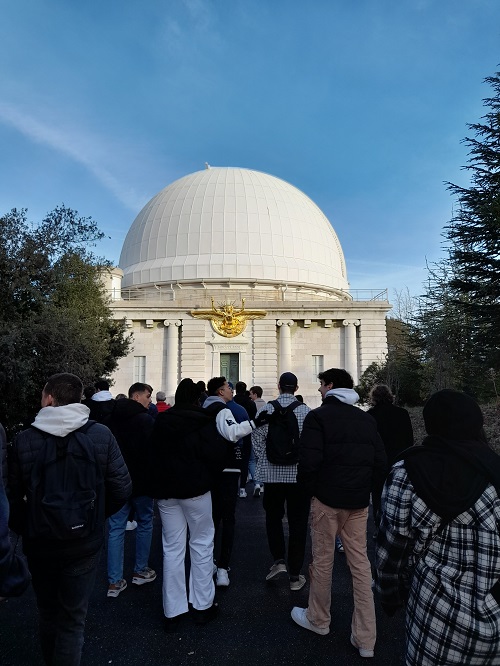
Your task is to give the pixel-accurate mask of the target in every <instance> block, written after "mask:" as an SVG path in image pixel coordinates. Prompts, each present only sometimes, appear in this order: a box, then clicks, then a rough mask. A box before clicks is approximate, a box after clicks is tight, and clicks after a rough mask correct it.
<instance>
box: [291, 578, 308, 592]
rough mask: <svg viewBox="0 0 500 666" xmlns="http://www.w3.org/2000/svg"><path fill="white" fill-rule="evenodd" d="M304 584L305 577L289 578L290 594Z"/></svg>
mask: <svg viewBox="0 0 500 666" xmlns="http://www.w3.org/2000/svg"><path fill="white" fill-rule="evenodd" d="M305 584H306V577H305V576H303V575H302V574H300V575H299V576H293V577H292V576H290V589H291V590H292V592H297V591H298V590H301V589H302V588H303V587H304V585H305Z"/></svg>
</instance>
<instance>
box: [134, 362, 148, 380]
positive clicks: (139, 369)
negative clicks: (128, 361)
mask: <svg viewBox="0 0 500 666" xmlns="http://www.w3.org/2000/svg"><path fill="white" fill-rule="evenodd" d="M145 381H146V357H145V356H134V384H135V383H136V382H142V383H143V384H144V382H145Z"/></svg>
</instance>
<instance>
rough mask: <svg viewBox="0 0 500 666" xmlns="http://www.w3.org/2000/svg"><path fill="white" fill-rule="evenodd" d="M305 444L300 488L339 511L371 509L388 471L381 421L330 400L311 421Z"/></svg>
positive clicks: (306, 428)
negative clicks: (376, 489) (374, 494)
mask: <svg viewBox="0 0 500 666" xmlns="http://www.w3.org/2000/svg"><path fill="white" fill-rule="evenodd" d="M345 391H347V390H345ZM353 393H354V391H353ZM355 395H356V394H355ZM300 444H301V447H300V455H299V466H298V471H297V482H298V483H300V484H302V485H303V486H304V488H305V489H306V491H307V492H308V493H309V494H310V495H311V496H314V497H316V498H317V499H318V500H319V501H320V502H322V503H323V504H326V505H327V506H331V507H334V508H336V509H362V508H364V507H367V506H368V505H369V503H370V493H371V491H372V488H373V487H375V486H377V485H378V484H380V483H381V480H382V481H383V478H384V476H385V473H386V467H387V459H386V455H385V451H384V445H383V442H382V440H381V439H380V436H379V434H378V432H377V424H376V422H375V419H373V418H372V417H371V416H369V415H368V414H366V413H365V412H363V411H362V410H361V409H359V408H358V407H354V406H353V404H346V403H345V402H342V401H341V400H339V399H338V398H336V397H334V396H333V395H327V396H326V398H325V400H324V401H323V404H322V405H321V406H320V407H317V408H316V409H313V410H311V411H310V412H309V414H308V415H307V416H306V418H305V421H304V426H303V428H302V435H301V438H300Z"/></svg>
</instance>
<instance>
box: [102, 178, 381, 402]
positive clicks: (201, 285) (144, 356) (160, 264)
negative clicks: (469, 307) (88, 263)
mask: <svg viewBox="0 0 500 666" xmlns="http://www.w3.org/2000/svg"><path fill="white" fill-rule="evenodd" d="M107 287H108V289H110V291H111V294H112V299H113V303H112V307H113V311H114V316H115V317H116V318H125V319H126V322H127V327H128V329H129V331H130V332H132V333H133V350H132V351H131V352H130V354H129V355H128V356H127V357H126V358H123V359H121V360H120V363H119V368H118V370H117V371H116V372H115V375H114V380H115V385H114V391H115V392H116V393H118V392H123V393H126V392H127V389H128V387H129V386H130V385H131V384H132V383H133V382H136V381H146V382H147V383H148V384H151V385H152V386H153V387H154V390H155V391H157V390H164V391H165V392H166V393H167V400H170V401H171V400H172V397H173V395H174V393H175V389H176V387H177V384H178V383H179V381H180V380H181V379H182V378H184V377H191V378H192V379H193V380H194V381H198V380H199V379H203V380H204V381H207V380H208V379H209V378H210V377H213V376H219V375H224V376H226V377H227V378H228V379H229V380H230V381H232V382H236V381H238V380H242V381H244V382H246V383H247V385H248V386H249V387H250V386H252V385H254V384H257V385H260V386H262V387H263V389H264V398H268V399H271V398H272V397H274V396H275V395H276V392H277V391H276V386H277V379H278V377H279V375H280V373H282V372H285V371H291V372H294V373H295V374H296V375H297V377H298V379H299V385H300V389H299V392H300V393H301V394H302V395H303V396H304V398H305V400H306V402H308V404H309V405H310V406H315V405H317V404H319V402H320V396H319V394H318V393H317V387H318V380H317V374H318V372H320V371H321V370H323V369H327V368H330V367H344V368H346V370H348V371H349V372H350V373H351V374H352V376H353V378H354V381H355V382H357V380H358V379H359V376H360V374H361V373H362V372H363V371H364V370H365V369H366V368H367V367H368V366H369V365H370V363H372V362H373V361H380V360H382V359H383V358H384V356H385V354H386V353H387V336H386V327H385V315H386V313H387V311H388V310H389V309H390V305H389V303H388V301H387V292H386V291H385V290H378V291H377V290H373V291H369V290H367V291H366V292H363V295H364V299H363V300H361V299H360V298H358V297H357V296H358V294H355V293H351V292H350V290H349V284H348V281H347V272H346V266H345V261H344V255H343V252H342V248H341V245H340V243H339V240H338V238H337V235H336V233H335V231H334V230H333V228H332V225H331V224H330V222H329V221H328V219H327V218H326V217H325V215H324V214H323V213H322V212H321V210H320V209H319V208H318V207H317V206H316V204H315V203H314V202H313V201H311V199H309V198H308V197H307V196H306V195H305V194H304V193H303V192H301V191H300V190H298V189H297V188H296V187H293V186H292V185H290V184H288V183H286V182H284V181H283V180H280V179H279V178H275V177H274V176H270V175H268V174H264V173H260V172H258V171H252V170H249V169H239V168H215V167H208V165H207V168H206V169H205V170H203V171H198V172H196V173H193V174H190V175H188V176H185V177H184V178H180V179H179V180H177V181H175V182H174V183H172V184H171V185H168V186H167V187H166V188H165V189H163V190H162V191H161V192H159V193H158V194H157V195H156V196H155V197H153V199H151V201H150V202H149V203H148V204H146V206H144V208H143V209H142V210H141V212H140V213H139V215H138V216H137V217H136V219H135V220H134V222H133V224H132V226H131V227H130V230H129V232H128V234H127V237H126V239H125V242H124V244H123V249H122V252H121V257H120V267H119V268H117V269H114V270H113V271H111V273H110V275H109V281H108V284H107Z"/></svg>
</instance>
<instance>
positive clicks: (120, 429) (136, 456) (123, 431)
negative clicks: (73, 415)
mask: <svg viewBox="0 0 500 666" xmlns="http://www.w3.org/2000/svg"><path fill="white" fill-rule="evenodd" d="M105 425H107V426H108V428H109V429H110V430H111V432H112V433H113V435H114V436H115V437H116V441H117V442H118V446H119V447H120V450H121V452H122V455H123V457H124V459H125V463H126V464H127V467H128V471H129V472H130V476H131V478H132V494H133V495H134V496H136V497H137V496H140V495H147V492H146V488H147V475H148V458H149V447H150V441H149V440H150V436H151V433H152V431H153V425H154V419H153V417H152V416H150V415H149V414H148V410H147V409H146V408H145V407H143V406H142V405H141V404H140V403H139V402H137V401H136V400H131V399H130V398H123V399H122V400H115V406H114V409H113V412H112V413H111V414H110V416H109V417H108V418H107V419H106V421H105Z"/></svg>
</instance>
